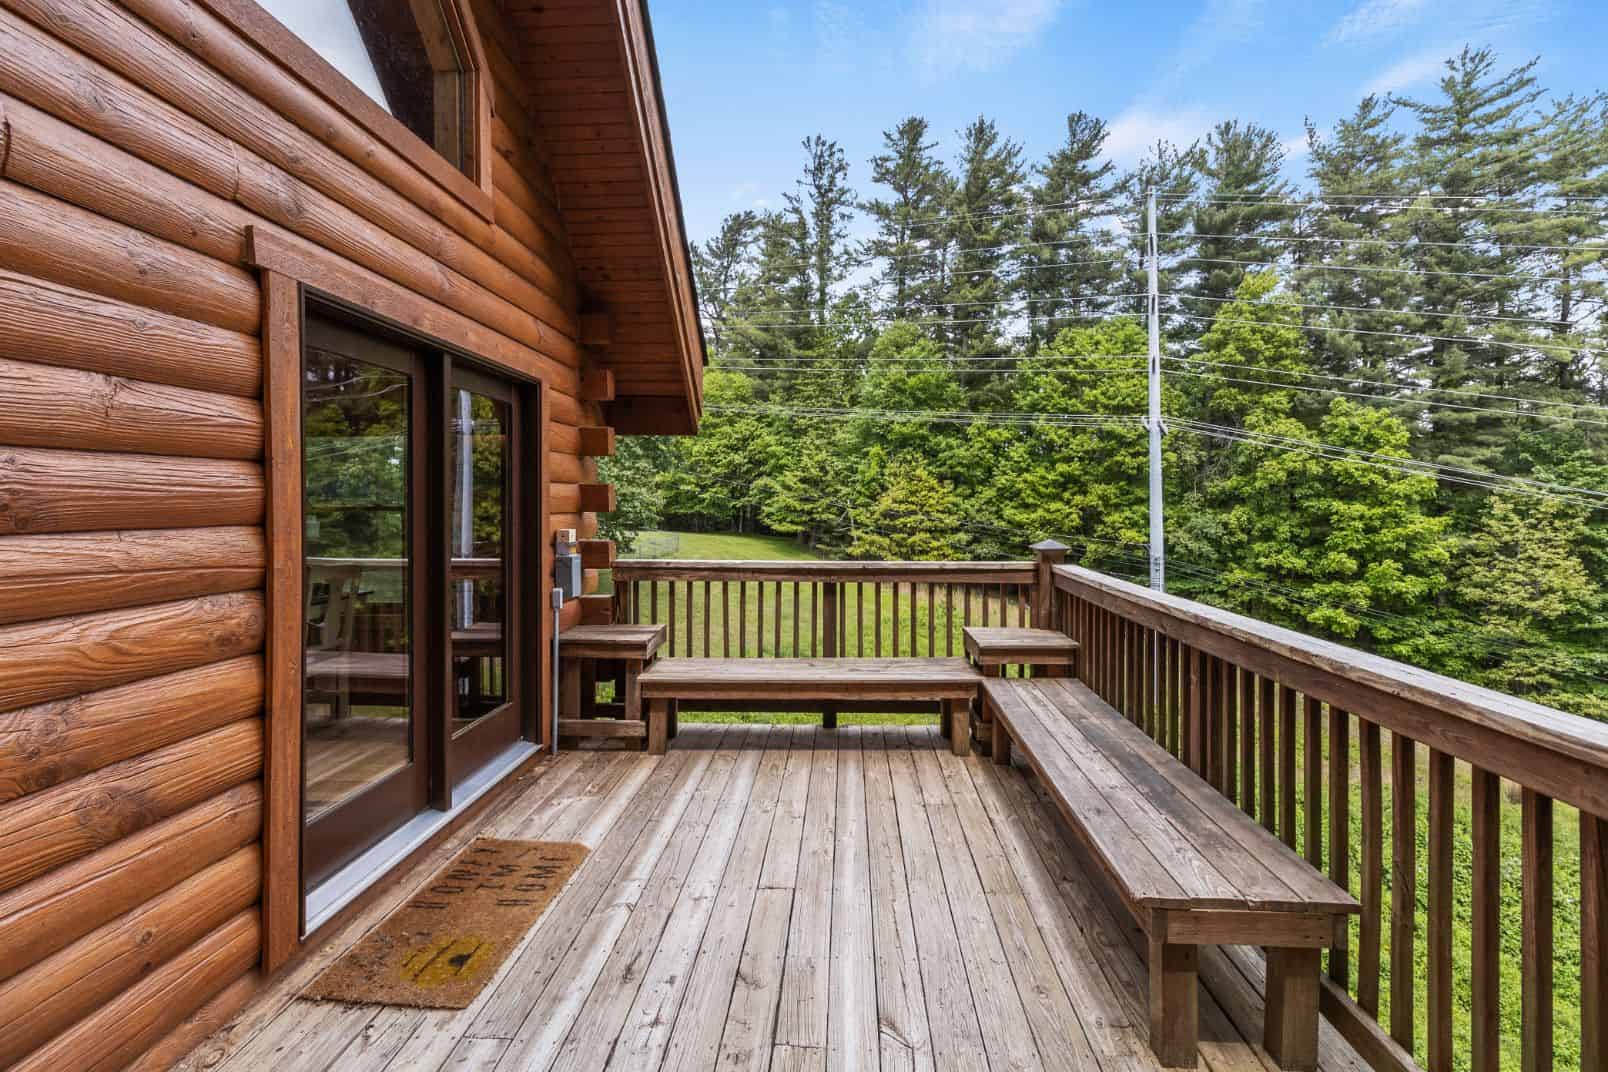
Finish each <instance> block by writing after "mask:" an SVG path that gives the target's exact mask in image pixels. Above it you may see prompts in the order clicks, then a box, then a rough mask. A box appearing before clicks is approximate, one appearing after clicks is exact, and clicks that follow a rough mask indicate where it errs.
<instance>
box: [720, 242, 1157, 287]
mask: <svg viewBox="0 0 1608 1072" xmlns="http://www.w3.org/2000/svg"><path fill="white" fill-rule="evenodd" d="M1001 248H1004V247H1001ZM1127 259H1128V258H1127V255H1126V254H1109V255H1106V256H1102V257H1091V258H1088V259H1082V260H1073V261H1056V262H1054V263H1053V264H1023V265H1018V266H1017V267H1016V268H971V269H966V270H963V271H962V270H955V271H951V272H948V273H947V275H948V277H949V278H950V279H959V278H964V277H966V276H974V275H992V276H999V278H1000V279H1002V280H1011V279H1014V278H1016V276H1014V275H1010V274H1004V275H1002V274H1001V273H1002V272H1005V273H1010V272H1050V271H1061V270H1063V269H1066V268H1077V267H1079V266H1081V265H1089V264H1110V263H1117V262H1123V261H1126V260H1127ZM870 263H873V262H870V261H868V262H867V264H870ZM859 267H865V265H860V266H859ZM808 285H809V284H808V281H803V280H801V281H798V282H792V283H760V282H749V283H743V284H740V285H739V286H738V287H737V288H736V289H737V290H741V289H743V288H744V287H750V288H755V289H759V290H783V289H787V288H792V287H800V286H808ZM890 285H891V284H888V283H876V284H865V285H864V286H863V289H866V290H873V291H874V290H877V289H882V288H886V287H888V286H890Z"/></svg>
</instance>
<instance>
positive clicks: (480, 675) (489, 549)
mask: <svg viewBox="0 0 1608 1072" xmlns="http://www.w3.org/2000/svg"><path fill="white" fill-rule="evenodd" d="M449 419H450V420H451V422H452V424H451V430H450V433H449V435H448V437H447V443H448V451H447V461H448V469H449V473H448V477H447V490H448V501H449V503H450V509H449V519H448V522H449V525H450V531H449V533H448V540H449V544H450V546H451V548H452V567H451V569H450V570H449V575H448V587H449V591H448V597H447V612H448V614H449V616H450V618H451V621H450V622H449V623H448V625H449V628H450V633H449V636H450V638H451V648H452V658H451V668H452V670H451V673H452V705H453V706H452V711H451V720H452V723H451V735H452V736H453V737H454V738H457V737H458V736H460V735H462V734H463V733H465V732H466V731H468V730H469V729H471V728H472V727H474V726H475V725H476V724H477V723H478V722H480V721H481V720H482V719H484V718H486V717H487V716H489V715H492V714H494V713H496V712H498V711H499V710H501V709H502V708H504V707H505V706H506V705H507V704H508V703H509V702H510V700H511V699H512V692H511V689H510V681H509V660H508V642H509V635H508V634H509V629H508V623H509V617H508V608H509V599H508V594H509V592H510V591H511V589H512V584H511V583H510V578H509V560H508V535H509V525H508V521H509V502H510V499H511V496H510V479H509V478H510V466H509V461H510V458H509V451H510V446H511V444H510V433H511V423H512V407H511V406H510V405H509V403H508V402H506V401H504V400H503V399H501V398H495V397H491V396H489V395H485V394H481V393H479V392H477V391H474V390H470V389H469V388H467V387H463V386H454V388H453V389H452V391H451V396H450V418H449Z"/></svg>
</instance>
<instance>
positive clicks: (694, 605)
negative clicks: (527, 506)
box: [613, 560, 1035, 658]
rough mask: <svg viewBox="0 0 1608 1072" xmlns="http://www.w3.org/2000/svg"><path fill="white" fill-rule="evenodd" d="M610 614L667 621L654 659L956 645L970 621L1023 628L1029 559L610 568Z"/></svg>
mask: <svg viewBox="0 0 1608 1072" xmlns="http://www.w3.org/2000/svg"><path fill="white" fill-rule="evenodd" d="M613 577H614V620H615V621H618V622H630V623H633V624H646V623H659V624H664V625H666V626H667V627H668V628H667V636H666V638H665V647H664V649H663V651H662V655H663V656H668V657H676V656H706V657H716V658H753V657H761V658H769V657H778V656H779V657H784V658H785V657H800V658H834V657H840V656H842V657H863V658H882V657H899V656H959V655H964V654H965V649H964V647H963V646H962V643H961V636H960V631H961V629H963V628H964V627H965V626H968V625H1026V624H1028V622H1029V619H1030V617H1031V611H1030V607H1031V605H1032V599H1033V590H1034V578H1035V568H1034V565H1033V563H1031V562H947V563H940V562H695V561H645V560H621V561H619V562H616V563H615V565H614V573H613Z"/></svg>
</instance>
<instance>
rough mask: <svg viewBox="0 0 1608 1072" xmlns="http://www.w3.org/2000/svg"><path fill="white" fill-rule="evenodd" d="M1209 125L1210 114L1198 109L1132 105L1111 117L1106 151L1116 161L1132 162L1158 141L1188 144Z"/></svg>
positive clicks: (1203, 133) (1203, 135)
mask: <svg viewBox="0 0 1608 1072" xmlns="http://www.w3.org/2000/svg"><path fill="white" fill-rule="evenodd" d="M1211 125H1212V118H1211V116H1210V115H1208V114H1207V113H1206V112H1204V111H1201V110H1199V109H1195V108H1184V109H1178V110H1169V109H1165V108H1152V107H1149V106H1146V105H1134V106H1130V107H1129V108H1128V109H1127V110H1125V111H1124V112H1123V113H1122V114H1121V115H1119V116H1117V117H1116V118H1115V119H1113V120H1112V121H1111V133H1110V136H1109V137H1107V139H1106V144H1105V151H1106V153H1107V155H1109V156H1110V157H1111V159H1113V160H1115V161H1116V162H1117V163H1119V164H1134V163H1137V162H1138V161H1139V158H1140V157H1142V156H1144V154H1145V153H1146V152H1148V151H1149V150H1150V149H1152V148H1154V147H1155V144H1156V143H1157V142H1158V141H1165V142H1171V143H1172V144H1173V145H1180V146H1182V145H1188V144H1190V143H1191V142H1193V141H1195V140H1196V139H1197V138H1202V137H1205V135H1206V132H1207V131H1208V130H1210V129H1211Z"/></svg>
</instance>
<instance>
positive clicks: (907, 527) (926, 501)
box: [849, 454, 967, 562]
mask: <svg viewBox="0 0 1608 1072" xmlns="http://www.w3.org/2000/svg"><path fill="white" fill-rule="evenodd" d="M960 524H961V513H960V504H959V502H958V501H957V499H956V497H955V489H954V488H953V487H951V486H950V485H949V484H947V483H945V482H944V481H942V480H939V479H938V478H937V477H935V476H933V475H932V472H931V471H930V470H929V469H928V468H927V465H926V463H925V462H923V461H922V460H921V458H920V457H918V456H916V455H913V454H906V455H901V456H900V457H898V458H896V459H894V460H893V461H892V462H890V463H889V464H888V466H887V467H886V468H885V469H884V471H883V487H882V492H881V494H879V495H878V496H877V497H876V499H875V500H874V501H872V502H871V503H870V504H869V505H868V506H866V507H865V509H863V510H860V511H857V512H856V513H855V517H854V542H853V543H852V544H851V545H850V546H849V553H850V554H851V555H852V556H854V557H855V558H869V559H898V560H910V561H933V562H942V561H948V560H954V559H958V558H963V557H964V553H965V547H966V543H967V536H966V535H965V533H964V532H962V531H961V529H960V528H959V526H960Z"/></svg>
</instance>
